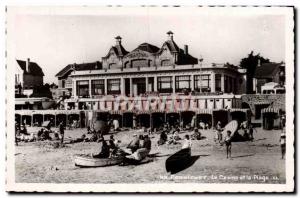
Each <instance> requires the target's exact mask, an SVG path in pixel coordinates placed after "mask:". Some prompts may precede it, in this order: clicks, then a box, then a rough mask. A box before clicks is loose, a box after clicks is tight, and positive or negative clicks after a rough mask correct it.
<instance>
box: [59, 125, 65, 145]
mask: <svg viewBox="0 0 300 198" xmlns="http://www.w3.org/2000/svg"><path fill="white" fill-rule="evenodd" d="M58 128H59V133H60V135H61V143H63V142H64V136H65V126H64V122H61V123H60V124H59V126H58Z"/></svg>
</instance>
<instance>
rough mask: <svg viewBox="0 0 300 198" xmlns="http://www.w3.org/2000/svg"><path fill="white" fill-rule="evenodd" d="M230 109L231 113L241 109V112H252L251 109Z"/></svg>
mask: <svg viewBox="0 0 300 198" xmlns="http://www.w3.org/2000/svg"><path fill="white" fill-rule="evenodd" d="M229 111H230V112H231V113H232V112H237V111H239V112H244V113H248V112H250V109H241V108H236V109H230V110H229Z"/></svg>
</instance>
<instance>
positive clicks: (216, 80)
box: [215, 74, 222, 92]
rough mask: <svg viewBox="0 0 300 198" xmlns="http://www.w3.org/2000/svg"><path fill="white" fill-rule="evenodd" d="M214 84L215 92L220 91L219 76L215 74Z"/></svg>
mask: <svg viewBox="0 0 300 198" xmlns="http://www.w3.org/2000/svg"><path fill="white" fill-rule="evenodd" d="M215 78H216V79H215V83H216V92H220V91H222V87H221V74H216V76H215Z"/></svg>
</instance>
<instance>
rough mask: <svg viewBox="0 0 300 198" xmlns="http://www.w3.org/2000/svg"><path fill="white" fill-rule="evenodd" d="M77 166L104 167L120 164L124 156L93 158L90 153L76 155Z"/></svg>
mask: <svg viewBox="0 0 300 198" xmlns="http://www.w3.org/2000/svg"><path fill="white" fill-rule="evenodd" d="M74 161H75V166H79V167H104V166H113V165H117V164H120V163H121V162H122V161H123V158H93V157H91V156H89V155H84V154H80V155H75V156H74Z"/></svg>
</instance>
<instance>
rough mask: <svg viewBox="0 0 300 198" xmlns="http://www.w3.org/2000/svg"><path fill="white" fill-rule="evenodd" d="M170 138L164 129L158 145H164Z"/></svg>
mask: <svg viewBox="0 0 300 198" xmlns="http://www.w3.org/2000/svg"><path fill="white" fill-rule="evenodd" d="M167 140H168V136H167V134H166V132H165V131H162V132H161V134H160V136H159V140H158V141H157V144H158V145H163V144H164V143H165V142H166V141H167Z"/></svg>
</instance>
